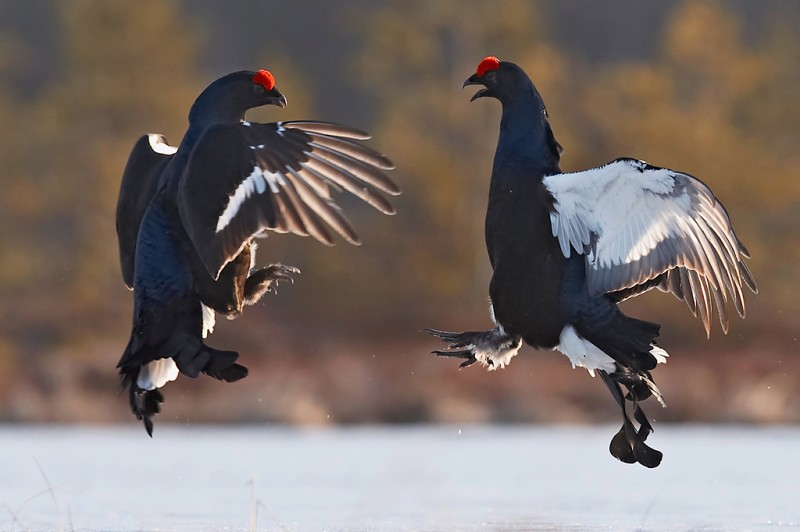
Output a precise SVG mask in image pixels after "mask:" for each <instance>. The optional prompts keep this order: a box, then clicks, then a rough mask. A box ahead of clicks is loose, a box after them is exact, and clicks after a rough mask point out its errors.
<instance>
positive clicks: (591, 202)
mask: <svg viewBox="0 0 800 532" xmlns="http://www.w3.org/2000/svg"><path fill="white" fill-rule="evenodd" d="M544 185H545V187H546V188H547V189H548V190H549V191H550V193H551V194H552V195H553V197H554V199H555V202H554V211H553V212H552V213H551V215H550V220H551V223H552V230H553V236H555V237H557V238H558V241H559V244H560V246H561V250H562V252H563V253H564V256H566V257H569V256H570V254H571V253H572V251H573V250H575V251H577V252H578V253H580V254H583V255H585V256H586V273H587V281H588V285H589V291H590V292H591V293H593V294H606V293H610V294H613V295H614V296H615V297H617V298H618V299H620V300H621V299H625V298H628V297H632V296H634V295H638V294H639V293H642V292H644V291H647V290H649V289H651V288H656V287H657V288H659V289H661V290H663V291H666V292H671V293H672V294H674V295H675V296H676V297H678V298H679V299H682V300H684V301H685V302H686V304H687V305H688V306H689V308H690V309H691V311H692V313H693V314H694V315H695V316H696V315H697V314H698V313H699V315H700V318H701V319H702V321H703V325H704V326H705V329H706V333H707V334H708V333H710V330H711V312H712V301H713V303H714V304H715V305H716V307H717V311H718V313H719V319H720V324H721V325H722V328H723V330H724V331H725V332H727V330H728V316H727V311H726V303H727V301H728V300H732V301H733V304H734V306H735V307H736V310H737V311H738V313H739V315H740V316H742V317H744V314H745V305H744V295H743V291H742V290H743V287H744V286H747V287H748V288H750V289H751V290H752V291H753V292H755V291H756V290H757V289H756V284H755V281H754V280H753V276H752V274H751V273H750V270H749V269H748V268H747V266H746V265H745V263H744V258H746V257H749V254H748V252H747V250H746V249H745V247H744V245H743V244H742V243H741V242H740V241H739V239H738V237H737V236H736V234H735V233H734V232H733V227H732V226H731V222H730V218H729V217H728V213H727V212H726V210H725V208H724V207H723V206H722V204H721V203H719V201H717V199H716V197H714V194H713V193H712V192H711V190H710V189H709V188H708V187H707V186H706V185H705V184H703V183H702V182H701V181H700V180H698V179H696V178H694V177H692V176H690V175H688V174H683V173H680V172H676V171H673V170H669V169H666V168H658V167H655V166H651V165H649V164H647V163H645V162H642V161H637V160H635V159H617V160H615V161H612V162H610V163H608V164H606V165H605V166H601V167H599V168H593V169H590V170H585V171H582V172H574V173H565V174H556V175H552V176H548V177H546V178H545V179H544Z"/></svg>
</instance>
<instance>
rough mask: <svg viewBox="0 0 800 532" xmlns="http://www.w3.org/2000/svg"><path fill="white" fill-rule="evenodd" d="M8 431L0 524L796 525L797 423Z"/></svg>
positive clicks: (799, 515) (799, 507) (1, 463)
mask: <svg viewBox="0 0 800 532" xmlns="http://www.w3.org/2000/svg"><path fill="white" fill-rule="evenodd" d="M617 428H618V427H616V426H614V427H612V426H598V427H562V426H557V427H552V426H546V427H507V426H499V427H497V426H472V425H463V426H443V427H442V426H438V427H413V426H412V427H388V428H386V427H367V428H335V429H294V428H270V427H266V428H265V427H233V428H231V427H204V426H187V427H182V426H178V425H168V424H165V423H160V424H159V423H157V424H156V432H155V437H154V438H153V439H152V440H151V439H150V438H148V437H147V436H146V435H145V432H144V430H143V429H142V428H141V427H140V426H138V425H136V424H134V423H131V425H130V426H125V427H82V426H63V427H60V426H56V427H38V426H37V427H29V426H3V427H0V451H2V454H1V456H0V530H3V531H7V530H59V529H60V530H179V531H195V530H252V529H257V530H281V531H282V530H292V531H294V530H348V531H349V530H353V531H360V530H467V531H470V530H498V531H500V530H664V531H666V530H689V529H692V530H784V529H786V530H792V529H800V454H799V453H798V450H799V449H800V428H797V427H770V428H763V427H728V426H723V427H707V426H689V427H682V426H668V425H667V426H665V425H664V424H661V425H659V426H657V427H656V432H655V433H654V434H653V436H652V437H651V440H650V441H651V443H652V444H653V446H654V447H656V448H658V449H660V450H662V451H663V452H664V455H665V457H664V462H663V463H662V465H661V467H659V468H658V469H656V470H647V469H644V468H642V467H640V466H631V465H626V464H621V463H619V462H617V461H616V460H614V459H613V458H612V457H611V455H609V454H608V451H607V445H608V442H609V440H610V438H611V436H612V435H613V434H614V432H615V431H616V430H617Z"/></svg>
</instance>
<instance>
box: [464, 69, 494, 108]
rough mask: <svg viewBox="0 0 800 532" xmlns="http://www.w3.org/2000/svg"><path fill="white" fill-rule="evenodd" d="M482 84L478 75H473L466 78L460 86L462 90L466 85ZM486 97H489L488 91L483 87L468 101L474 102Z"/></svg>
mask: <svg viewBox="0 0 800 532" xmlns="http://www.w3.org/2000/svg"><path fill="white" fill-rule="evenodd" d="M483 84H484V83H483V80H481V78H480V77H478V74H473V75H471V76H470V77H468V78H467V80H466V81H465V82H464V84H463V85H462V86H461V88H462V89H463V88H464V87H466V86H468V85H483ZM488 95H489V89H487V88H485V87H484V88H483V89H481V90H479V91H478V92H476V93H475V94H474V95H473V96H472V98H470V99H469V101H471V102H474V101H475V100H477V99H478V98H483V97H485V96H488Z"/></svg>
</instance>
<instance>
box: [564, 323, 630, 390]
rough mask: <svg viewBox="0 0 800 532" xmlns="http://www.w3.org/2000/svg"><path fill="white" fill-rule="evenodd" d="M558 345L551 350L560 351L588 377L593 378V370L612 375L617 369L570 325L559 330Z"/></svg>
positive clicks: (608, 358) (611, 360) (611, 359)
mask: <svg viewBox="0 0 800 532" xmlns="http://www.w3.org/2000/svg"><path fill="white" fill-rule="evenodd" d="M559 342H560V343H559V344H558V345H557V346H555V347H554V348H553V349H554V350H558V351H561V352H562V353H564V354H565V355H567V358H569V361H570V362H572V367H573V369H574V368H575V367H582V368H586V370H587V371H588V372H589V375H591V376H592V377H594V372H595V370H598V369H602V370H603V371H607V372H609V373H613V372H614V371H615V370H616V369H617V365H616V363H615V362H614V359H613V358H611V357H610V356H608V355H607V354H605V353H604V352H602V351H601V350H600V348H599V347H597V346H596V345H594V344H593V343H592V342H590V341H589V340H587V339H586V338H582V337H580V336H579V335H578V333H577V332H576V331H575V328H574V327H573V326H572V325H567V326H566V327H564V328H563V329H562V330H561V336H560V337H559Z"/></svg>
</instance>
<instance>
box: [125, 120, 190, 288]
mask: <svg viewBox="0 0 800 532" xmlns="http://www.w3.org/2000/svg"><path fill="white" fill-rule="evenodd" d="M175 151H177V148H175V147H173V146H170V145H169V144H168V143H167V139H166V138H164V136H163V135H158V134H156V133H150V134H148V135H143V136H142V137H141V138H140V139H139V140H138V141H137V142H136V144H135V145H134V146H133V150H132V151H131V154H130V156H129V157H128V162H127V164H126V165H125V171H124V172H123V174H122V184H121V186H120V190H119V198H118V199H117V214H116V219H117V220H116V222H117V239H118V242H119V259H120V265H121V266H122V279H123V280H124V281H125V285H126V286H127V287H128V288H130V289H133V271H134V266H135V256H136V239H137V237H138V235H139V226H140V225H141V224H142V217H143V216H144V211H145V210H146V209H147V206H148V205H149V204H150V200H151V199H152V198H153V196H154V195H155V193H156V190H157V189H158V185H159V181H160V177H161V174H162V172H163V171H164V167H165V166H166V165H167V163H169V161H170V159H171V158H172V154H173V153H175Z"/></svg>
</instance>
